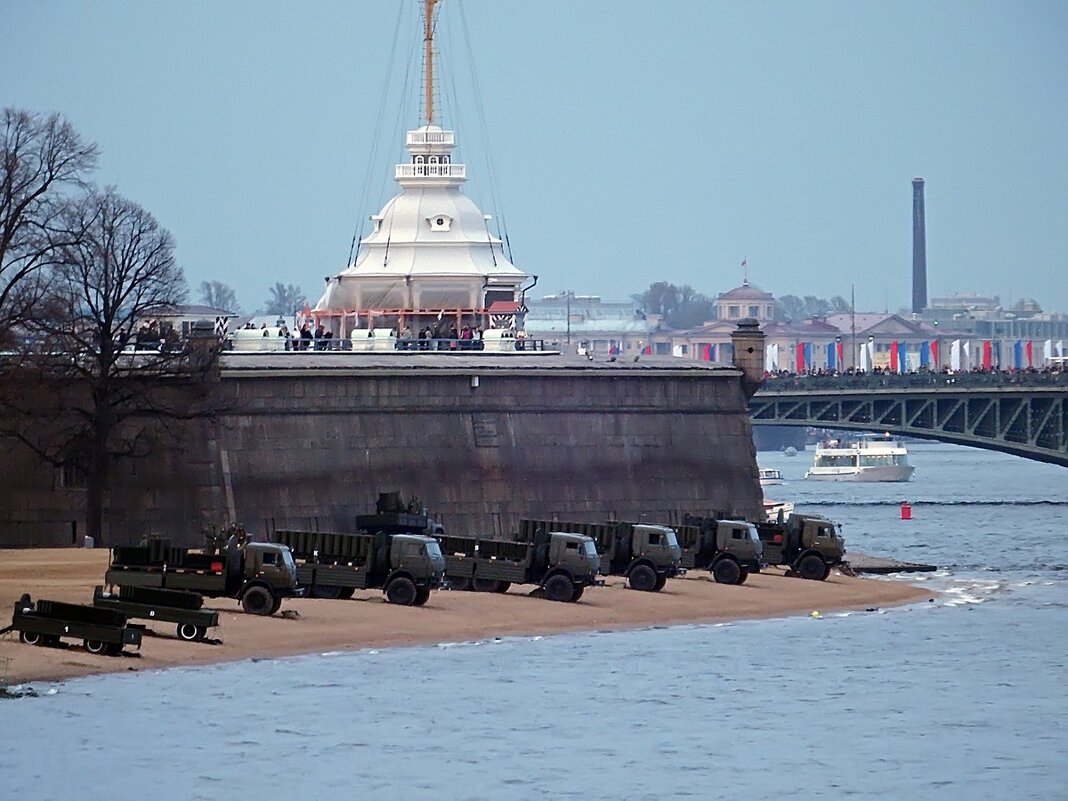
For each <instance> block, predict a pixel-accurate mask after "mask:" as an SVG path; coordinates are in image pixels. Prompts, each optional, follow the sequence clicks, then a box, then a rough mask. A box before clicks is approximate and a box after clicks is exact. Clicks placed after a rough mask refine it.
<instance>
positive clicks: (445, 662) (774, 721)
mask: <svg viewBox="0 0 1068 801" xmlns="http://www.w3.org/2000/svg"><path fill="white" fill-rule="evenodd" d="M910 453H911V455H912V461H913V462H914V463H915V464H916V465H917V471H916V477H915V479H914V480H913V482H912V483H911V484H908V485H845V484H824V483H819V484H817V483H812V482H804V481H801V480H800V477H801V475H802V473H803V472H804V470H805V468H806V467H807V466H808V463H809V461H810V458H811V457H810V455H808V454H805V453H802V454H799V455H798V456H797V457H796V458H793V459H790V458H787V457H785V456H784V455H782V454H761V458H760V462H761V464H762V466H765V467H778V468H780V469H781V470H783V472H784V473H785V474H786V477H787V478H788V479H790V480H788V482H787V483H786V484H785V485H783V486H781V487H771V488H768V490H767V492H768V494H769V495H771V496H772V497H774V498H781V499H790V500H794V501H795V502H796V503H797V505H798V507H799V509H801V510H806V509H807V510H810V511H818V512H822V513H825V514H827V515H830V516H832V517H834V518H836V519H838V520H840V521H842V522H843V524H844V532H845V535H846V538H847V545H848V546H850V547H856V548H857V549H858V550H863V551H866V552H869V553H877V554H882V555H888V556H895V557H898V558H901V559H906V560H911V561H923V562H930V563H934V564H938V565H940V566H942V569H940V570H939V571H938V572H937V573H933V574H925V575H921V576H919V577H918V579H917V577H913V578H911V579H910V580H920V581H923V582H925V583H926V584H927V585H928V586H930V587H931V588H933V589H936V590H938V591H939V593H940V595H939V597H938V599H937V600H936V601H935V602H931V603H923V604H916V605H913V606H908V607H903V608H898V609H891V610H875V611H868V612H854V613H839V614H834V613H829V614H824V615H823V616H822V617H819V618H813V617H811V616H809V615H805V616H798V617H794V618H786V619H780V620H763V621H744V622H737V623H730V624H721V625H708V626H681V627H673V628H663V629H651V630H643V631H633V632H613V633H590V634H569V635H560V636H554V637H529V638H523V637H517V638H506V639H501V640H493V641H487V642H470V643H449V644H444V645H439V646H430V647H415V648H402V649H388V650H381V651H375V650H367V651H362V652H356V653H349V654H323V655H316V656H307V657H299V658H293V659H282V660H265V661H249V662H241V663H234V664H229V665H221V666H215V667H209V668H198V669H176V670H168V671H161V672H158V673H137V674H129V675H125V676H123V675H112V676H101V677H93V678H87V679H80V680H76V681H70V682H66V683H63V684H58V685H51V686H49V685H38V686H37V687H36V689H37V690H38V692H40V693H41V696H40V697H38V698H32V699H31V698H23V699H19V700H11V701H4V702H0V798H3V799H72V798H77V799H98V798H99V799H104V798H107V799H115V800H116V801H122V800H123V799H131V801H132V800H134V799H136V800H137V801H142V800H143V799H146V798H151V799H222V798H237V797H240V798H245V799H265V798H288V799H295V800H296V801H313V800H314V799H330V801H334V799H339V798H346V799H348V798H352V799H364V798H367V799H377V798H404V799H494V800H495V801H496V800H497V799H504V800H505V801H507V800H509V799H529V798H542V797H553V798H582V799H663V798H700V799H706V798H731V799H776V800H777V801H780V800H781V799H782V798H784V797H789V798H802V799H808V798H863V799H866V798H888V799H898V798H908V797H911V798H914V799H1010V798H1013V799H1015V798H1021V797H1031V798H1036V799H1066V798H1068V789H1066V788H1068V780H1066V778H1065V776H1064V765H1065V764H1066V763H1065V754H1066V753H1068V722H1066V721H1068V692H1066V689H1065V678H1066V669H1065V665H1066V664H1068V621H1066V617H1065V615H1066V611H1068V544H1066V538H1068V471H1066V470H1065V469H1063V468H1059V467H1053V466H1049V465H1042V464H1038V463H1034V462H1028V461H1024V460H1021V459H1017V458H1014V457H1008V456H1004V455H1000V454H994V453H987V452H984V451H978V450H970V449H964V448H957V447H953V446H947V445H928V444H919V445H915V446H910ZM903 493H907V497H903ZM902 500H909V501H911V502H912V503H913V512H914V519H913V520H911V521H901V520H899V519H898V508H899V504H900V502H901V501H902ZM887 580H903V579H901V578H889V579H887Z"/></svg>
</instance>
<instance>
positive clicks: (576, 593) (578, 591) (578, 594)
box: [571, 587, 586, 603]
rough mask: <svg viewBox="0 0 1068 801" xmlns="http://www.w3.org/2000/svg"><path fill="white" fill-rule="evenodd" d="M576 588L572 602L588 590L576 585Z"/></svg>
mask: <svg viewBox="0 0 1068 801" xmlns="http://www.w3.org/2000/svg"><path fill="white" fill-rule="evenodd" d="M574 589H575V592H574V594H573V595H572V596H571V603H574V602H575V601H577V600H578V599H579V598H581V597H582V593H584V592H585V591H586V588H585V587H575V588H574Z"/></svg>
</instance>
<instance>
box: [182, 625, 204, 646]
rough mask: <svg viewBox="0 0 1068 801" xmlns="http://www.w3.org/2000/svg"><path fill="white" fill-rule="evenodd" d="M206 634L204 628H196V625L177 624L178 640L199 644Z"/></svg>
mask: <svg viewBox="0 0 1068 801" xmlns="http://www.w3.org/2000/svg"><path fill="white" fill-rule="evenodd" d="M206 633H207V632H206V631H205V630H204V628H203V627H201V626H198V625H197V624H196V623H179V624H178V639H180V640H185V641H186V642H200V641H201V640H203V639H204V635H205V634H206Z"/></svg>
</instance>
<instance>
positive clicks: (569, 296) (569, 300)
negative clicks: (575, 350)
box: [567, 289, 571, 350]
mask: <svg viewBox="0 0 1068 801" xmlns="http://www.w3.org/2000/svg"><path fill="white" fill-rule="evenodd" d="M567 349H568V350H571V290H570V289H569V290H567Z"/></svg>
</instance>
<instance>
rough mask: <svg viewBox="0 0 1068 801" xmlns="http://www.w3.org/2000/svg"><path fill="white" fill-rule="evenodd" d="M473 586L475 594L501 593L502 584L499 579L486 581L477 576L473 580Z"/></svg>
mask: <svg viewBox="0 0 1068 801" xmlns="http://www.w3.org/2000/svg"><path fill="white" fill-rule="evenodd" d="M471 586H472V587H474V588H475V592H500V589H498V588H499V587H500V586H501V583H500V582H499V581H497V579H484V578H478V577H477V576H476V577H475V578H473V579H471Z"/></svg>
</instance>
